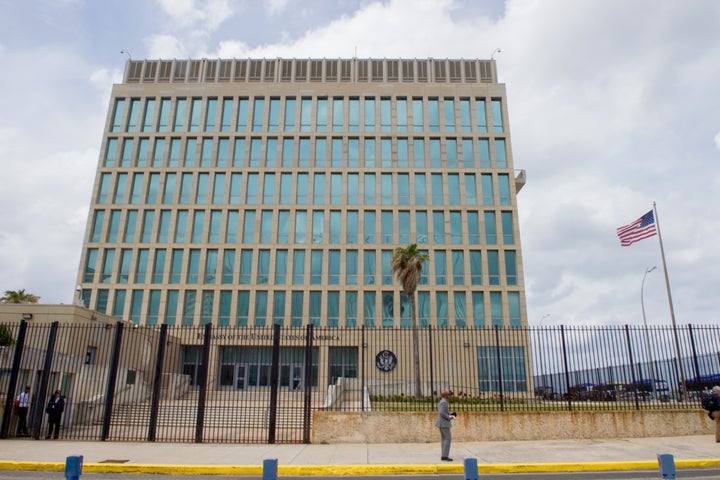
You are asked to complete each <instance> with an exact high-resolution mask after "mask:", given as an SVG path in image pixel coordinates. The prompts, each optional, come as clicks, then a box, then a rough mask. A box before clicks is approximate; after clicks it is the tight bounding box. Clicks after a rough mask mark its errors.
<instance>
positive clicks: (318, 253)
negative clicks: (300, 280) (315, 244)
mask: <svg viewBox="0 0 720 480" xmlns="http://www.w3.org/2000/svg"><path fill="white" fill-rule="evenodd" d="M322 276H323V252H322V250H312V251H311V252H310V284H311V285H321V284H322Z"/></svg>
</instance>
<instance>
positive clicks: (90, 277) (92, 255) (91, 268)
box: [83, 248, 98, 282]
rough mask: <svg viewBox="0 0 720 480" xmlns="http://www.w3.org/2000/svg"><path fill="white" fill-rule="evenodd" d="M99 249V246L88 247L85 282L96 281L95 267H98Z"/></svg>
mask: <svg viewBox="0 0 720 480" xmlns="http://www.w3.org/2000/svg"><path fill="white" fill-rule="evenodd" d="M97 258H98V251H97V248H88V251H87V257H86V258H85V273H84V274H83V282H94V281H95V269H96V268H97V267H96V265H97Z"/></svg>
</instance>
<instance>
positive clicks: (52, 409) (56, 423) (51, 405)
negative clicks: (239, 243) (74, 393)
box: [45, 390, 65, 440]
mask: <svg viewBox="0 0 720 480" xmlns="http://www.w3.org/2000/svg"><path fill="white" fill-rule="evenodd" d="M64 410H65V399H64V398H63V396H62V394H61V392H60V390H55V393H53V396H52V397H51V398H50V401H49V402H48V404H47V408H46V409H45V413H47V414H48V433H47V436H46V437H45V440H47V439H48V438H50V437H51V436H52V437H53V438H54V439H56V440H57V438H58V437H59V436H60V419H61V418H62V414H63V411H64ZM53 430H54V432H53Z"/></svg>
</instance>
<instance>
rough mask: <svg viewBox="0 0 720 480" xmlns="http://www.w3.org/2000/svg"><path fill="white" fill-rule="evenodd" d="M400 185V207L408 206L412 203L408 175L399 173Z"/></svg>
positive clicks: (398, 180) (398, 181)
mask: <svg viewBox="0 0 720 480" xmlns="http://www.w3.org/2000/svg"><path fill="white" fill-rule="evenodd" d="M397 184H398V200H397V203H398V205H408V204H409V203H410V177H409V176H408V174H407V173H399V174H398V176H397Z"/></svg>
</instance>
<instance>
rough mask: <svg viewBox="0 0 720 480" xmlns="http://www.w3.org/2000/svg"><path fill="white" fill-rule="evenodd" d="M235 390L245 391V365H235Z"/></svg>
mask: <svg viewBox="0 0 720 480" xmlns="http://www.w3.org/2000/svg"><path fill="white" fill-rule="evenodd" d="M235 388H236V389H238V390H245V365H244V364H243V365H240V364H236V365H235Z"/></svg>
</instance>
